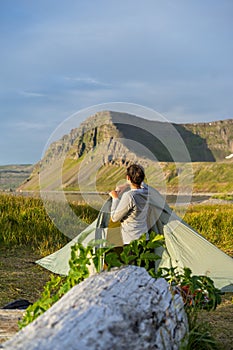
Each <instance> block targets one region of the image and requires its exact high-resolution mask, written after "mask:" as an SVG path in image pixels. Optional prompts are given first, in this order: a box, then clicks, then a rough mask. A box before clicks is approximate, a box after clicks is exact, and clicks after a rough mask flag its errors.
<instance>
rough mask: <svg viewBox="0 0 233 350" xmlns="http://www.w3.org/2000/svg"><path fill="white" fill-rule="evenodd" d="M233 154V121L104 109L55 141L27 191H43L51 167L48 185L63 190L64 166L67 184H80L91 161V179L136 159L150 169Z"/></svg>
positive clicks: (213, 160)
mask: <svg viewBox="0 0 233 350" xmlns="http://www.w3.org/2000/svg"><path fill="white" fill-rule="evenodd" d="M184 149H185V152H184ZM231 153H233V120H225V121H218V122H212V123H195V124H183V125H182V124H170V123H165V122H160V121H152V120H146V119H143V118H139V117H136V116H133V115H129V114H126V113H117V112H109V111H104V112H99V113H97V114H95V115H93V116H91V117H89V118H88V119H87V120H86V121H85V122H83V123H82V124H81V125H80V127H79V128H75V129H73V130H71V132H70V133H69V134H67V135H64V136H63V137H62V138H61V139H60V140H58V141H56V142H54V143H52V144H51V145H50V146H49V148H48V150H47V152H46V154H45V156H44V158H43V159H42V160H41V161H40V162H39V163H38V164H37V165H36V166H35V167H34V172H33V173H32V175H31V177H30V178H29V179H27V181H26V183H25V184H23V186H21V189H36V188H37V189H38V188H39V185H38V177H39V174H41V173H42V172H45V171H47V174H48V175H46V176H45V177H47V178H48V181H47V179H46V185H45V187H44V188H47V189H54V188H60V187H59V186H60V185H55V184H56V183H57V180H56V176H55V175H54V174H55V173H56V172H58V169H59V167H60V168H61V166H62V173H63V175H62V176H63V180H62V181H63V184H62V186H63V188H77V186H76V184H77V174H78V173H79V172H80V171H79V167H80V164H81V163H82V164H83V163H86V164H85V167H83V165H82V167H83V168H84V170H82V171H83V178H84V179H85V182H86V183H89V182H91V181H92V180H93V179H92V180H91V179H89V178H88V173H90V174H91V173H93V168H95V169H100V168H101V167H102V166H106V165H128V164H129V163H130V162H134V161H135V160H137V161H138V162H140V163H141V164H142V165H144V166H146V167H148V166H150V164H151V162H153V163H156V162H163V163H167V162H173V163H178V162H181V163H189V162H218V161H221V162H222V161H225V157H226V156H228V155H230V154H231ZM83 160H85V161H84V162H83ZM59 162H60V165H59V164H58V163H59ZM228 163H229V161H228ZM61 164H62V165H61ZM49 179H50V180H49ZM36 183H37V185H36ZM30 186H31V187H30Z"/></svg>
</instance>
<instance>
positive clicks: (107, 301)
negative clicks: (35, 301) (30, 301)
mask: <svg viewBox="0 0 233 350" xmlns="http://www.w3.org/2000/svg"><path fill="white" fill-rule="evenodd" d="M187 328H188V326H187V318H186V314H185V312H184V308H183V302H182V299H181V297H180V296H179V295H175V296H173V295H172V294H171V293H170V290H169V285H168V283H167V282H166V281H165V280H164V279H158V280H155V279H153V278H151V277H150V276H149V274H148V273H147V271H146V270H145V269H143V268H139V267H136V266H127V267H124V268H120V269H113V270H111V271H110V272H103V273H100V274H96V275H93V276H91V277H89V278H88V279H86V280H85V281H84V282H82V283H80V284H79V285H77V286H75V287H74V288H72V289H71V290H70V291H69V292H68V293H67V294H66V295H65V296H64V297H63V298H61V299H60V300H59V301H58V302H57V303H56V304H54V305H53V306H52V307H51V308H50V309H49V310H48V311H47V312H45V313H44V314H43V315H42V316H40V317H39V318H38V319H37V320H35V321H34V322H32V323H31V324H29V325H28V326H27V327H25V328H24V329H23V330H21V331H20V332H18V333H17V334H16V335H15V336H14V337H13V338H12V339H10V340H9V341H8V342H6V343H3V344H2V345H0V348H2V349H15V350H25V349H27V350H32V349H33V350H51V349H53V350H55V349H56V350H60V349H61V350H64V349H65V350H92V349H93V350H142V349H143V350H152V349H161V350H162V349H164V350H170V349H171V350H175V349H178V348H179V345H180V342H181V340H182V338H183V337H184V336H185V334H186V332H187V330H188V329H187Z"/></svg>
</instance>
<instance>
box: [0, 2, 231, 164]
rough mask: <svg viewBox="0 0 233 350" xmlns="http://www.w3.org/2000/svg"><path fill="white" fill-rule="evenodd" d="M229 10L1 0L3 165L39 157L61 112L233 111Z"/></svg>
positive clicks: (186, 118)
mask: <svg viewBox="0 0 233 350" xmlns="http://www.w3.org/2000/svg"><path fill="white" fill-rule="evenodd" d="M232 18H233V1H232V0H221V1H220V0H218V1H217V0H189V1H188V0H160V1H159V0H146V1H142V0H140V1H139V0H118V1H113V0H106V1H105V0H99V1H94V0H86V1H81V0H60V1H57V0H56V1H55V0H39V1H38V0H20V1H18V0H1V2H0V45H1V56H0V57H1V60H0V123H1V129H0V131H1V137H0V146H1V157H0V164H12V163H34V162H36V161H38V160H39V159H40V158H41V154H42V151H43V148H44V146H45V144H46V142H47V140H48V138H49V136H50V135H51V133H52V132H53V131H54V129H55V128H56V127H57V126H58V125H59V124H60V123H62V121H63V120H65V119H66V118H68V117H69V116H70V115H72V114H73V113H75V112H76V111H79V110H80V109H83V108H88V107H90V106H93V105H96V104H100V103H108V102H111V101H116V102H128V103H136V104H140V105H143V106H146V107H149V108H152V109H154V110H156V111H158V112H159V113H161V114H163V115H164V117H165V118H167V119H168V120H170V121H173V122H177V123H181V122H186V123H188V122H200V121H213V120H219V119H227V118H233V98H232V93H233V64H232V62H233V40H232V38H233V24H232ZM80 122H81V120H80Z"/></svg>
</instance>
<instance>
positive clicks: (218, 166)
mask: <svg viewBox="0 0 233 350" xmlns="http://www.w3.org/2000/svg"><path fill="white" fill-rule="evenodd" d="M83 158H84V157H82V158H80V159H78V160H74V159H69V158H66V160H65V162H64V164H63V169H62V179H63V180H62V182H63V188H64V189H66V190H70V189H72V190H77V191H78V190H79V184H78V181H77V174H78V171H79V166H80V163H81V160H82V159H83ZM191 167H192V169H193V179H192V171H191ZM145 170H146V178H147V182H148V183H149V184H150V185H151V186H153V187H156V188H158V189H159V190H164V186H167V192H173V193H174V192H177V190H178V189H179V190H182V191H183V192H185V186H188V187H189V185H190V184H191V185H193V192H194V193H198V192H208V193H226V194H227V193H230V194H232V193H233V171H232V163H230V162H222V163H220V162H218V163H217V162H216V163H215V162H212V163H211V162H201V163H200V162H194V163H177V164H175V163H169V162H157V163H150V164H149V166H147V167H146V169H145ZM58 173H59V169H58V168H56V163H54V165H53V166H51V167H49V166H48V168H47V175H46V180H45V181H44V183H43V188H50V189H56V190H57V189H59V188H58V187H57V186H58V183H57V178H58V175H57V174H58ZM125 173H126V167H123V166H121V167H120V166H116V165H105V166H102V167H101V168H100V169H98V172H97V173H96V174H95V172H94V173H93V174H90V176H89V177H88V179H87V188H86V189H85V190H88V183H89V182H90V184H91V188H95V185H96V188H97V190H98V191H109V190H111V189H112V188H114V187H115V184H116V183H117V182H119V181H123V180H124V179H125ZM87 175H88V174H87ZM95 176H96V178H95ZM38 181H39V177H38V173H37V172H35V173H34V174H33V175H32V177H31V180H30V181H28V182H26V183H25V184H24V185H23V186H22V187H21V188H22V190H24V191H27V190H38V189H39V183H38ZM181 187H182V188H181Z"/></svg>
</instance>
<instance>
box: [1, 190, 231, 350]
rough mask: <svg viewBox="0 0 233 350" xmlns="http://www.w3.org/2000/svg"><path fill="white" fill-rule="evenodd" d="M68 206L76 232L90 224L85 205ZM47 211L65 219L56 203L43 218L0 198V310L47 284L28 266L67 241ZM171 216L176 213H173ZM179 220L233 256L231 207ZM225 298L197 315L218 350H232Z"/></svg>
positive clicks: (37, 204)
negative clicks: (77, 224)
mask: <svg viewBox="0 0 233 350" xmlns="http://www.w3.org/2000/svg"><path fill="white" fill-rule="evenodd" d="M70 207H71V208H72V210H73V211H74V212H75V214H76V215H77V216H78V217H79V218H80V222H81V224H80V227H79V228H78V229H79V230H81V229H82V224H84V223H86V224H90V223H91V222H93V220H94V219H95V218H96V217H97V215H98V211H97V210H96V209H94V208H91V207H89V206H88V205H81V204H77V203H75V202H72V203H70ZM53 210H54V212H56V216H57V217H63V219H64V218H65V217H66V208H65V207H64V206H63V205H62V204H59V205H56V206H54V207H53V206H52V207H51V210H50V216H48V214H47V212H46V210H45V208H44V203H43V201H42V200H41V199H38V198H32V197H30V198H29V197H23V196H15V195H11V194H1V195H0V275H1V279H0V307H1V306H3V305H5V304H6V303H8V302H11V301H13V300H16V299H20V298H25V299H28V300H30V301H31V302H35V301H36V300H37V299H38V298H39V296H40V294H41V292H42V290H43V286H44V284H45V283H46V281H48V280H49V278H50V272H48V271H47V270H45V269H43V268H41V267H40V266H38V265H36V264H35V263H34V262H35V261H36V260H37V259H39V258H41V257H43V256H45V255H47V254H49V253H52V252H54V251H56V250H58V249H60V248H61V247H62V246H64V245H65V244H66V243H67V242H68V241H69V238H67V237H66V236H65V235H63V234H62V233H61V232H60V231H59V230H58V228H57V227H56V226H55V224H54V222H53ZM176 211H177V213H178V214H179V210H176ZM54 214H55V213H54ZM183 219H184V220H185V221H186V222H187V223H188V224H189V225H190V226H192V227H193V228H194V229H196V230H197V231H198V232H199V233H200V234H202V235H203V236H204V237H205V238H207V239H208V240H209V241H210V242H212V243H213V244H215V245H216V246H217V247H218V248H220V249H222V250H223V251H224V252H226V253H227V254H228V255H230V256H233V205H232V204H219V205H202V204H196V205H192V206H190V207H189V209H188V210H187V212H186V214H185V216H184V218H183ZM71 229H72V227H71ZM75 233H76V234H77V232H74V235H75ZM231 298H232V294H227V295H225V296H223V303H222V304H221V305H220V306H219V307H218V308H217V310H215V311H213V312H209V313H205V312H202V313H201V314H200V317H201V318H202V319H203V320H205V321H206V322H208V323H209V324H210V326H209V328H210V332H211V333H212V334H213V335H214V336H215V338H216V339H217V341H218V342H219V344H220V343H222V345H219V349H221V346H222V348H225V349H233V347H232V344H233V326H232V324H233V322H232V311H233V304H232V302H231Z"/></svg>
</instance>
